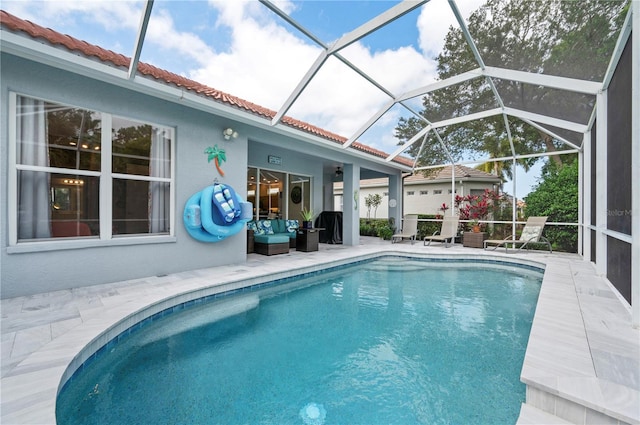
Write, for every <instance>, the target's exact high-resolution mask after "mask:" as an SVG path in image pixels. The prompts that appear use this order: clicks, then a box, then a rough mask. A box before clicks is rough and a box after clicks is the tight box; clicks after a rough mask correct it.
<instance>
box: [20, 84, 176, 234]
mask: <svg viewBox="0 0 640 425" xmlns="http://www.w3.org/2000/svg"><path fill="white" fill-rule="evenodd" d="M11 99H12V100H11V102H12V103H11V104H12V108H11V109H12V112H13V113H14V114H15V118H14V119H13V118H12V120H11V121H12V123H14V124H15V128H14V129H12V131H11V135H12V139H14V142H15V144H14V145H12V147H13V148H14V149H15V162H13V161H12V165H15V168H13V170H15V179H14V181H15V186H13V184H12V189H14V190H15V197H14V199H15V205H16V213H15V219H13V220H12V221H14V222H15V223H16V224H17V226H16V229H17V230H16V234H15V235H12V237H11V241H12V243H16V242H19V241H33V240H43V239H46V240H50V239H51V238H64V237H74V238H92V237H93V238H97V237H99V238H100V239H101V240H105V239H111V238H113V237H116V236H117V235H149V234H155V235H158V234H165V235H166V234H170V233H171V223H172V217H171V216H170V211H171V204H172V198H173V196H172V178H173V177H172V175H173V173H172V157H173V155H172V150H173V130H172V129H171V128H169V127H161V126H155V125H152V124H149V123H143V122H139V121H132V120H129V119H126V118H121V117H117V116H113V115H111V114H106V113H102V112H98V111H93V110H87V109H82V108H76V107H73V106H68V105H63V104H59V103H53V102H47V101H44V100H40V99H35V98H30V97H26V96H20V95H16V94H15V93H12V97H11ZM13 157H14V156H13V155H12V158H13Z"/></svg>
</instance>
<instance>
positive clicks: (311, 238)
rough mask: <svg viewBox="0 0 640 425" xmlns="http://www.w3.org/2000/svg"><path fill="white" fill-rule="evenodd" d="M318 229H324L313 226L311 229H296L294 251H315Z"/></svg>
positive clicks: (318, 235) (316, 248) (318, 236)
mask: <svg viewBox="0 0 640 425" xmlns="http://www.w3.org/2000/svg"><path fill="white" fill-rule="evenodd" d="M320 230H324V228H321V227H314V228H313V229H304V228H300V229H298V234H297V235H296V251H302V252H311V251H317V250H318V240H319V238H320Z"/></svg>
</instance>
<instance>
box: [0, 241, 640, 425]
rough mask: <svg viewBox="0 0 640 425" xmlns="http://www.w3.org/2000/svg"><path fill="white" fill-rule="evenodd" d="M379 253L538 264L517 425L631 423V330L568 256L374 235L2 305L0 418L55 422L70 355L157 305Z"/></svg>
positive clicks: (612, 298) (639, 420)
mask: <svg viewBox="0 0 640 425" xmlns="http://www.w3.org/2000/svg"><path fill="white" fill-rule="evenodd" d="M384 253H408V254H412V255H421V256H432V257H449V256H456V257H457V256H462V257H467V258H480V257H482V258H498V259H511V260H513V259H521V260H523V261H525V262H537V263H542V264H545V265H546V271H545V274H544V279H543V283H542V288H541V291H540V297H539V301H538V305H537V309H536V315H535V318H534V322H533V326H532V330H531V336H530V339H529V344H528V347H527V353H526V357H525V361H524V366H523V369H522V375H521V379H522V381H523V382H525V383H526V384H527V404H526V405H523V409H522V411H521V415H520V418H519V420H518V423H520V424H533V423H576V424H582V423H597V424H622V423H631V424H640V332H639V331H638V330H637V329H632V328H631V314H630V311H628V310H627V309H626V308H625V307H624V306H623V304H622V303H621V302H620V300H618V299H617V298H616V295H615V294H614V292H613V291H612V289H611V288H610V286H609V285H608V284H607V283H606V282H605V281H604V280H603V279H602V278H600V277H598V276H596V274H595V270H594V268H593V266H592V265H591V264H589V263H586V262H584V261H583V260H582V258H581V257H579V256H577V255H572V254H562V253H554V254H549V253H548V252H547V253H544V252H524V253H509V254H505V253H504V251H495V252H494V251H483V250H479V249H472V248H464V247H462V246H461V245H454V246H453V247H451V248H448V249H445V248H444V247H442V246H440V245H438V244H436V245H432V246H428V247H425V246H423V245H422V244H421V243H416V244H415V245H411V244H410V243H408V242H406V243H398V244H393V245H391V243H390V242H389V241H381V240H380V239H378V238H362V240H361V244H360V245H359V246H357V247H347V246H342V245H326V244H321V245H320V250H319V251H317V252H308V253H307V252H296V251H295V250H292V251H291V252H290V253H289V254H281V255H276V256H272V257H266V256H262V255H258V254H249V255H248V257H247V262H246V263H244V264H233V265H228V266H224V267H216V268H211V269H201V270H193V271H189V272H184V273H177V274H172V275H166V276H154V277H149V278H146V279H136V280H131V281H125V282H117V283H112V284H108V285H99V286H92V287H87V288H80V289H71V290H65V291H57V292H51V293H44V294H38V295H34V296H29V297H20V298H13V299H6V300H2V303H1V307H2V370H1V373H2V379H1V391H2V393H1V400H0V401H1V405H0V408H1V412H2V413H1V417H0V422H2V423H3V424H35V423H38V424H40V423H47V424H51V423H55V398H56V394H57V390H58V386H59V384H60V381H61V379H63V377H64V373H65V370H66V369H67V366H68V365H69V364H70V363H71V362H74V363H75V364H80V363H82V361H84V360H85V359H84V358H76V355H77V354H78V353H79V352H80V351H81V350H82V349H83V348H84V347H85V346H87V345H91V347H93V348H94V349H97V348H99V347H100V346H101V345H103V344H104V343H105V342H106V341H108V340H109V339H110V338H112V337H113V336H114V335H117V334H118V333H119V332H121V331H122V330H124V329H126V328H127V327H129V326H130V325H131V324H133V323H136V322H137V321H139V320H141V318H142V316H144V317H146V316H148V315H151V314H153V313H155V312H157V311H161V310H163V309H165V308H167V307H168V306H171V305H173V304H175V302H174V301H171V302H167V301H166V300H168V299H175V297H176V296H178V299H179V300H181V301H180V302H183V301H186V300H188V299H193V298H197V297H199V296H202V295H204V294H211V293H212V292H216V291H217V292H220V291H224V290H229V289H232V288H238V287H242V286H246V285H247V284H255V283H259V282H262V281H268V280H272V279H275V278H281V277H286V276H291V275H295V274H297V273H299V271H300V270H306V271H311V270H317V269H321V268H324V267H326V266H327V265H338V264H341V263H346V262H350V261H351V260H353V259H354V258H362V257H367V256H377V255H380V254H384ZM148 306H152V308H151V309H146V310H145V313H144V314H141V313H140V310H142V309H145V308H146V307H148ZM123 319H126V320H124V321H123ZM121 321H123V322H122V323H121V324H119V323H120V322H121ZM106 331H108V332H106ZM103 332H105V334H104V335H102V336H99V335H101V334H102V333H103ZM487 420H488V421H490V418H487Z"/></svg>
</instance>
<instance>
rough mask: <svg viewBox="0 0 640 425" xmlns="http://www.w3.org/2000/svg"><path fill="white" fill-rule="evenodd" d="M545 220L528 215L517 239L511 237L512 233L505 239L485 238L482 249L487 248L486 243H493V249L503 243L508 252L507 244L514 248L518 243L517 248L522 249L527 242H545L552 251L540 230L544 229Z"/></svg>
mask: <svg viewBox="0 0 640 425" xmlns="http://www.w3.org/2000/svg"><path fill="white" fill-rule="evenodd" d="M546 222H547V217H529V218H528V219H527V224H525V225H524V229H522V234H521V235H520V238H519V239H513V236H514V235H510V236H508V237H507V238H505V239H502V240H500V239H487V240H486V241H484V249H487V248H488V245H495V246H494V247H493V249H494V250H496V249H498V247H500V246H503V245H504V249H505V252H509V245H510V244H511V245H513V247H514V248H516V246H517V245H520V246H519V247H518V249H522V248H524V247H528V245H529V244H535V243H540V244H546V245H547V247H548V248H549V252H553V251H552V249H551V243H550V242H549V240H548V239H547V238H545V237H543V236H542V231H543V230H544V225H545V223H546Z"/></svg>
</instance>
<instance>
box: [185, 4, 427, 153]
mask: <svg viewBox="0 0 640 425" xmlns="http://www.w3.org/2000/svg"><path fill="white" fill-rule="evenodd" d="M211 4H213V5H214V6H215V7H216V8H218V10H219V11H220V20H219V21H218V23H217V25H225V26H228V27H229V29H230V30H231V31H232V35H231V38H232V40H231V45H230V48H229V49H228V51H226V52H222V53H218V54H215V55H212V56H211V57H210V58H208V60H207V63H206V65H205V66H203V67H202V68H199V69H196V70H194V71H192V72H191V74H190V75H191V77H192V78H194V79H195V80H197V81H201V82H203V83H205V84H208V85H210V86H212V87H215V88H218V89H220V90H223V91H227V92H229V93H232V94H234V95H237V96H239V97H242V98H244V99H247V100H250V101H253V102H255V103H258V104H260V105H263V106H266V107H269V108H271V109H274V110H278V109H279V108H280V107H281V106H282V105H283V103H284V101H285V100H286V99H287V97H288V96H289V94H290V93H291V92H292V91H293V90H294V88H295V87H296V85H297V84H298V83H299V82H300V80H301V79H302V77H303V76H304V75H305V73H306V72H307V70H308V69H309V68H310V66H311V65H312V64H313V62H314V61H315V60H316V58H317V57H318V55H319V54H320V52H321V49H320V48H319V47H317V46H315V45H314V44H311V43H310V42H308V41H306V40H304V39H303V38H302V37H303V36H301V35H298V34H297V33H295V32H294V30H291V29H290V28H288V27H287V26H286V24H285V23H284V22H283V21H281V20H279V18H277V17H276V16H275V15H274V14H272V13H271V12H269V11H268V10H266V9H265V8H264V7H259V8H256V7H255V5H256V3H255V2H249V3H248V4H247V3H243V2H224V3H219V2H212V3H211ZM280 7H281V8H283V9H284V10H288V9H290V8H291V7H292V4H290V3H287V4H282V5H280ZM341 53H342V54H343V55H344V56H345V57H347V58H348V59H349V60H350V61H351V62H353V63H354V64H355V65H356V66H358V67H359V68H360V69H362V70H363V71H364V72H366V73H367V74H369V75H370V76H371V77H372V78H374V79H376V80H378V81H379V82H380V84H382V85H383V86H384V87H385V88H386V89H388V90H390V91H391V92H392V93H394V94H396V95H399V94H402V93H403V92H405V91H407V90H410V89H412V88H414V87H418V86H421V85H424V84H427V83H428V82H431V81H433V78H434V76H435V64H434V63H433V61H431V60H430V59H428V58H425V57H424V55H422V54H421V53H420V52H418V51H417V50H416V49H414V48H412V47H406V46H405V47H399V48H398V49H395V50H391V49H389V50H385V51H378V52H375V53H374V52H373V51H372V50H370V49H369V48H367V47H365V46H363V45H362V44H361V43H354V44H353V45H351V46H349V47H348V48H347V49H344V51H342V52H341ZM388 100H389V98H388V97H387V96H386V95H385V94H384V93H382V92H381V91H380V90H378V89H377V88H375V87H374V86H373V85H371V84H370V83H369V82H367V81H366V80H364V79H363V78H362V77H360V76H359V75H357V74H356V73H355V72H354V71H352V70H351V69H349V68H348V67H346V66H345V65H344V64H342V63H341V62H340V61H338V60H337V59H335V58H332V59H330V60H328V61H327V62H326V63H325V64H324V65H323V67H322V68H321V69H320V71H319V72H318V74H316V76H315V77H314V79H313V81H312V82H311V83H310V84H309V85H308V86H307V87H306V88H305V90H304V92H303V93H302V94H301V96H300V97H299V98H298V99H297V100H296V103H295V104H294V105H293V107H292V108H291V109H290V110H289V111H288V112H287V114H288V115H291V116H293V117H294V118H298V119H301V120H305V121H308V122H310V123H312V124H315V125H318V126H320V127H323V128H325V129H327V130H329V131H332V132H335V133H337V134H340V135H343V136H345V137H350V136H351V135H352V134H353V133H354V132H355V131H356V130H357V129H358V128H359V127H360V126H361V125H362V123H364V122H365V121H366V120H367V119H368V118H369V117H371V116H372V115H373V114H375V113H376V112H377V111H378V110H379V109H380V108H381V107H382V105H383V104H384V103H385V102H386V101H388ZM395 123H396V122H395V121H394V122H391V123H390V129H388V130H387V131H386V132H384V136H383V137H382V138H381V139H377V140H376V141H375V146H374V147H376V148H378V149H383V150H388V148H389V147H390V146H391V147H392V149H393V148H395V144H396V140H395V139H394V138H393V127H394V126H395ZM381 134H382V133H381Z"/></svg>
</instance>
